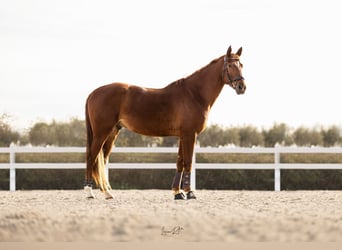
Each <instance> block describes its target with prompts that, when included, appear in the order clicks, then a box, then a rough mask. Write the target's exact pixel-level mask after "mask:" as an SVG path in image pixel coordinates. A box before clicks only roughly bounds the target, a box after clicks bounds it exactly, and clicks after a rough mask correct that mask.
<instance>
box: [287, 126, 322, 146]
mask: <svg viewBox="0 0 342 250" xmlns="http://www.w3.org/2000/svg"><path fill="white" fill-rule="evenodd" d="M293 139H294V142H295V144H296V145H298V146H318V145H323V136H322V134H321V133H320V132H318V131H317V130H315V129H307V128H304V127H299V128H297V129H296V130H295V131H294V133H293Z"/></svg>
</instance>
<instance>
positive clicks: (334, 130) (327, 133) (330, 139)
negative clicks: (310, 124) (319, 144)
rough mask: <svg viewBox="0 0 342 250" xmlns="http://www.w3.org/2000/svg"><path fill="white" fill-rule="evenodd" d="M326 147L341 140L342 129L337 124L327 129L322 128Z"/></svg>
mask: <svg viewBox="0 0 342 250" xmlns="http://www.w3.org/2000/svg"><path fill="white" fill-rule="evenodd" d="M321 133H322V136H323V145H324V147H332V146H335V145H337V144H338V143H340V142H341V139H342V138H341V135H340V130H339V128H338V127H337V126H331V127H330V128H328V129H327V130H324V129H322V131H321Z"/></svg>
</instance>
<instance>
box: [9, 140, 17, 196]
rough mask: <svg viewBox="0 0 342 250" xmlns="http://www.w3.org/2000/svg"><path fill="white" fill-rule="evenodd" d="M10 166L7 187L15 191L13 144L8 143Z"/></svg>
mask: <svg viewBox="0 0 342 250" xmlns="http://www.w3.org/2000/svg"><path fill="white" fill-rule="evenodd" d="M9 164H10V168H9V189H10V191H15V187H16V183H15V146H14V145H12V144H11V145H10V162H9Z"/></svg>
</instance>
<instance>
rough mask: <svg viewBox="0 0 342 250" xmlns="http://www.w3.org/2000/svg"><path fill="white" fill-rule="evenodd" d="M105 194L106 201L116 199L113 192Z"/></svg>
mask: <svg viewBox="0 0 342 250" xmlns="http://www.w3.org/2000/svg"><path fill="white" fill-rule="evenodd" d="M104 194H105V199H106V200H110V199H114V196H113V194H112V193H111V192H109V191H105V193H104Z"/></svg>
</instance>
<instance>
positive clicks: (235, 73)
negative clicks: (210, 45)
mask: <svg viewBox="0 0 342 250" xmlns="http://www.w3.org/2000/svg"><path fill="white" fill-rule="evenodd" d="M241 53H242V47H241V48H240V49H239V50H238V51H237V52H236V53H235V54H234V53H232V47H231V46H229V48H228V50H227V54H226V55H225V56H224V63H223V72H222V77H223V80H224V82H225V83H226V84H228V85H229V86H231V87H232V88H233V89H235V91H236V93H237V94H238V95H240V94H243V93H245V91H246V85H245V79H244V78H243V76H242V67H243V65H242V63H241V62H240V56H241Z"/></svg>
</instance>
